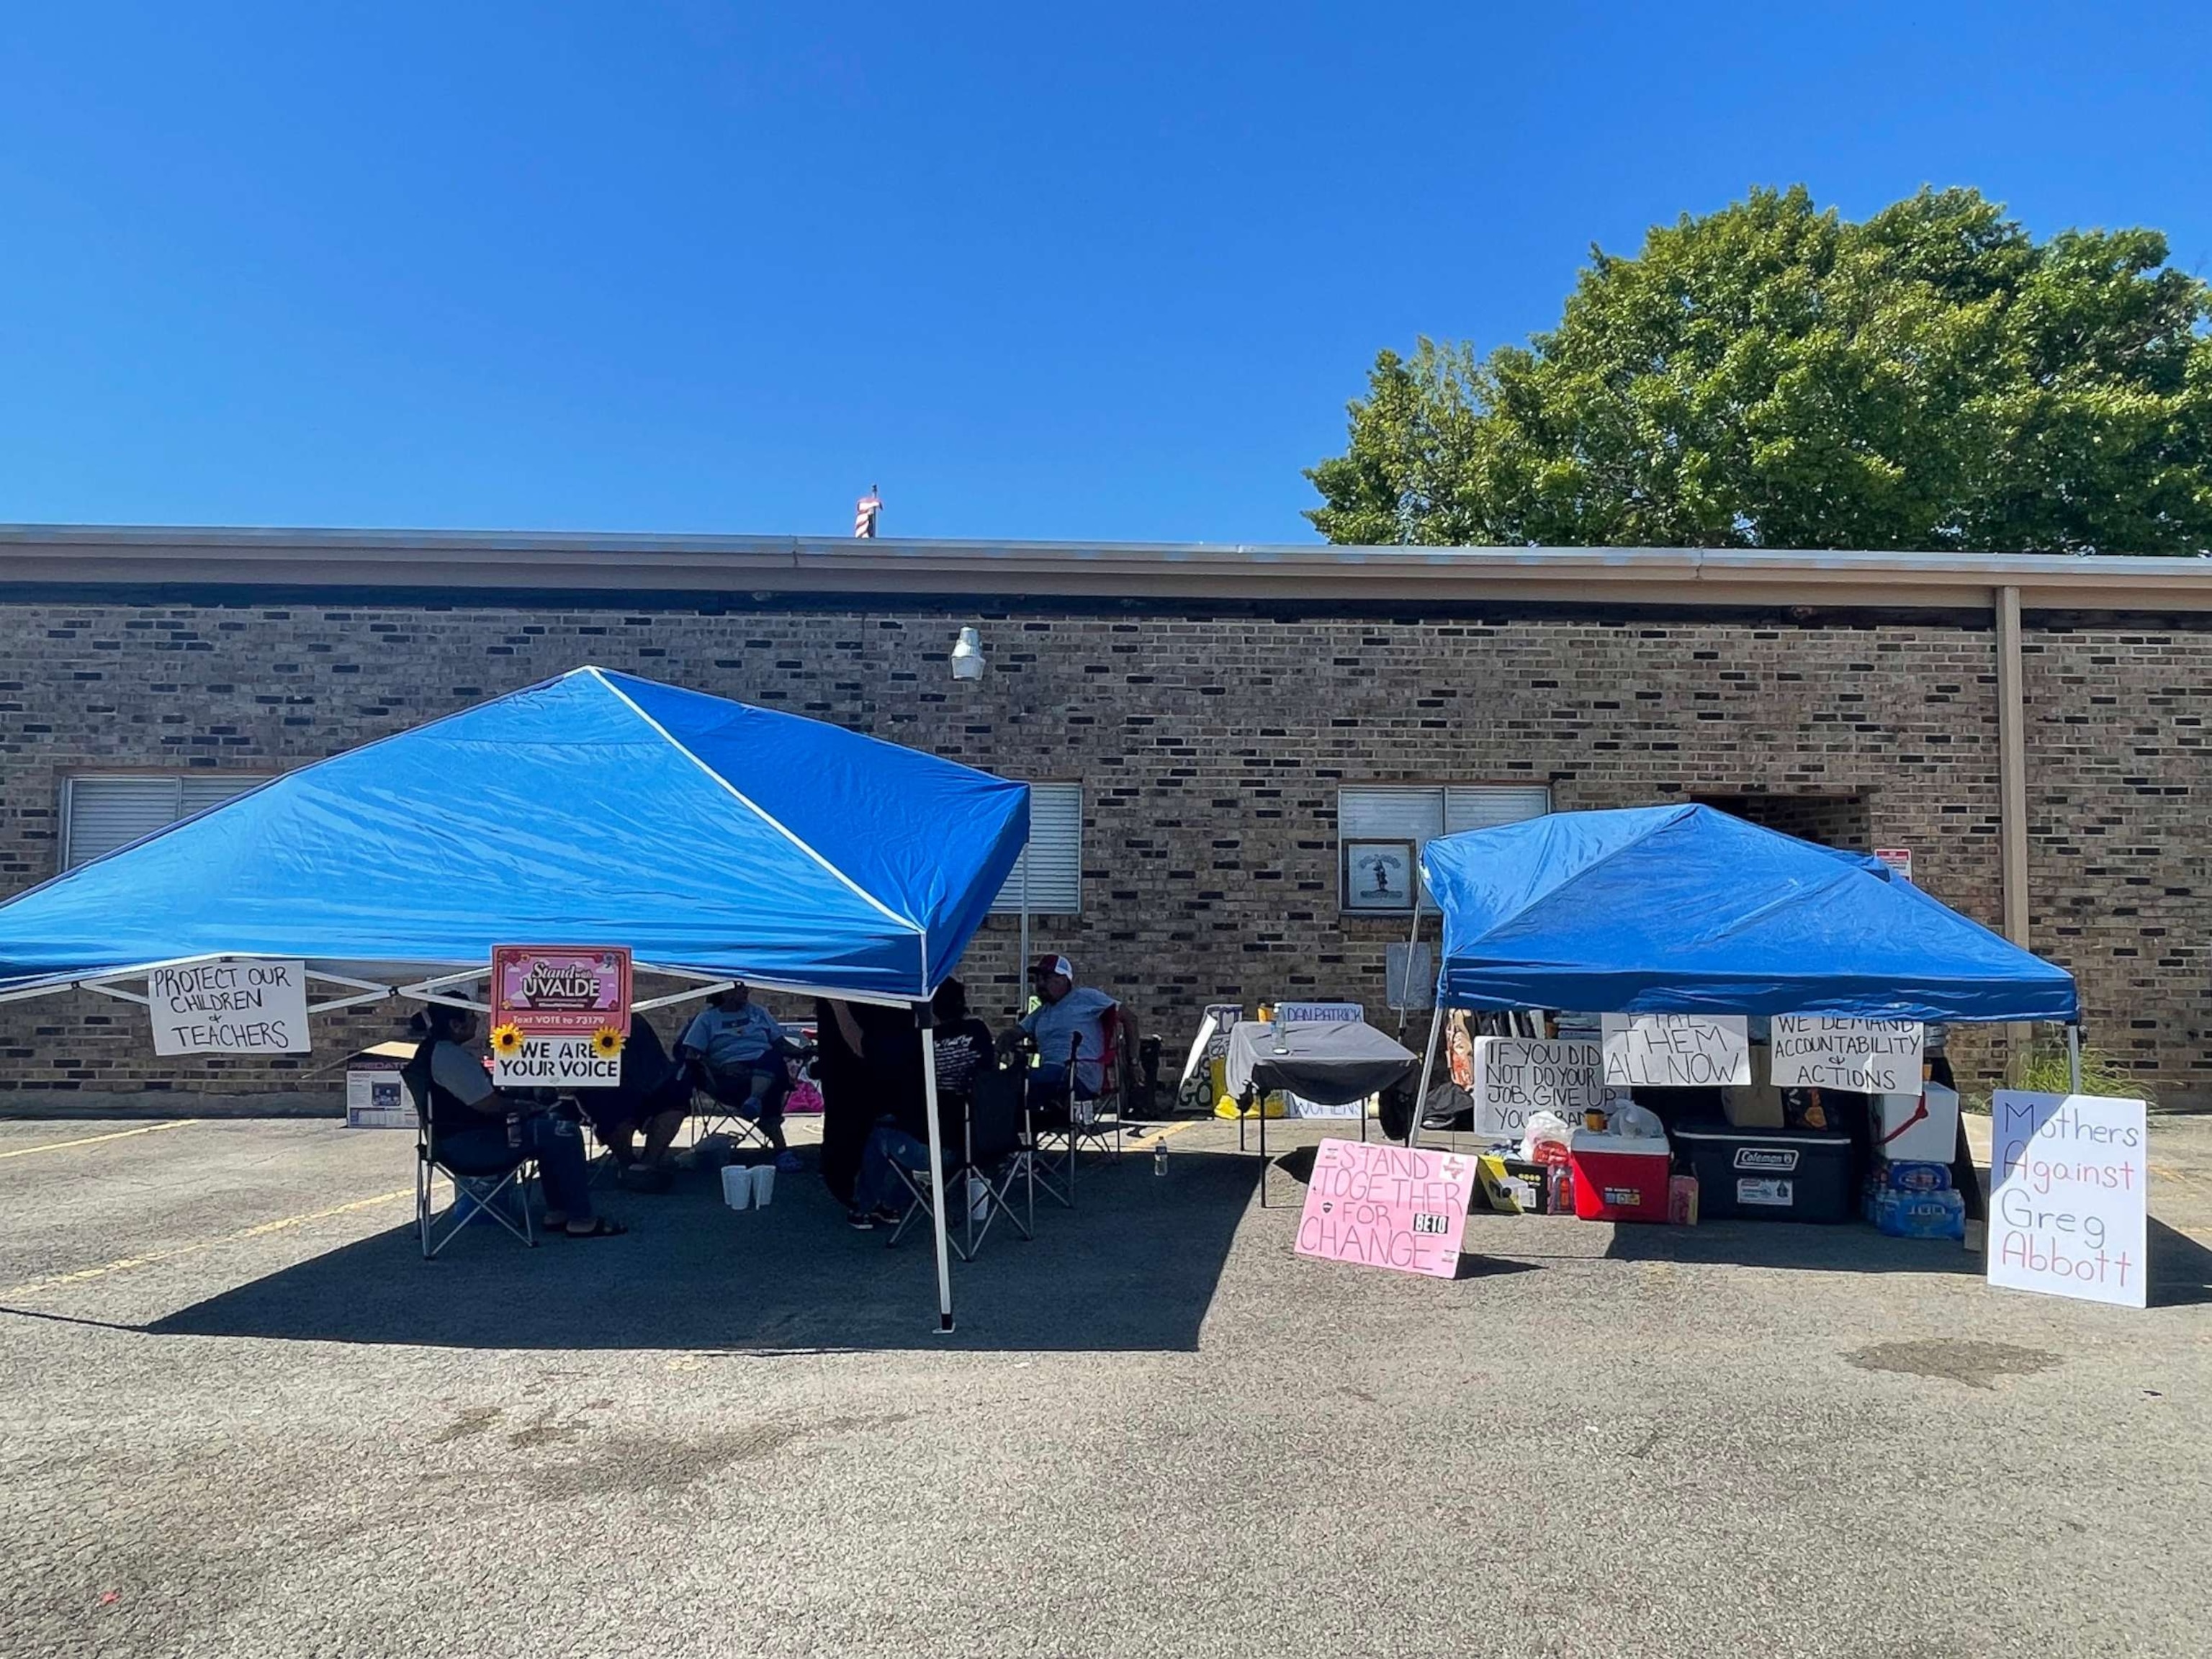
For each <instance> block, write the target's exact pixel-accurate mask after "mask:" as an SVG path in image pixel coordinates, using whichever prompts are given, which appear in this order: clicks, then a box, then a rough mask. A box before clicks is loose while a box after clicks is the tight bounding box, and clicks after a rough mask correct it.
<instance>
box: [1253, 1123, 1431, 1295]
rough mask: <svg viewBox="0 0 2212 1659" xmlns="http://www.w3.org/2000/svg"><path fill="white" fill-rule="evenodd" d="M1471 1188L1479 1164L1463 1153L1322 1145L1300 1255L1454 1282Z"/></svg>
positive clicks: (1302, 1219)
mask: <svg viewBox="0 0 2212 1659" xmlns="http://www.w3.org/2000/svg"><path fill="white" fill-rule="evenodd" d="M1474 1182H1475V1162H1474V1159H1473V1158H1468V1157H1467V1156H1465V1155H1464V1154H1462V1153H1459V1152H1437V1151H1431V1150H1430V1149H1428V1148H1426V1147H1419V1146H1388V1145H1384V1144H1382V1143H1373V1144H1369V1143H1363V1142H1361V1141H1357V1140H1324V1141H1322V1143H1321V1145H1320V1146H1319V1147H1317V1148H1316V1150H1315V1152H1314V1168H1313V1181H1312V1183H1311V1184H1310V1186H1308V1187H1307V1188H1306V1205H1305V1210H1304V1213H1303V1214H1301V1215H1300V1216H1299V1218H1298V1238H1297V1253H1298V1254H1299V1255H1310V1256H1315V1257H1317V1258H1319V1259H1320V1260H1322V1261H1352V1262H1357V1263H1358V1264H1359V1265H1360V1266H1362V1267H1388V1268H1390V1269H1391V1270H1392V1271H1394V1272H1396V1273H1425V1274H1426V1275H1427V1276H1428V1277H1430V1278H1431V1279H1450V1278H1452V1277H1454V1276H1455V1274H1457V1273H1458V1272H1459V1246H1460V1238H1461V1236H1462V1234H1463V1233H1464V1232H1465V1231H1466V1230H1467V1206H1468V1203H1469V1201H1470V1200H1472V1199H1473V1197H1474Z"/></svg>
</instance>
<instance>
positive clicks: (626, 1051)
mask: <svg viewBox="0 0 2212 1659" xmlns="http://www.w3.org/2000/svg"><path fill="white" fill-rule="evenodd" d="M576 1101H577V1103H578V1104H579V1105H580V1106H581V1107H582V1108H583V1111H584V1115H585V1116H586V1117H587V1118H589V1119H590V1120H591V1124H592V1133H595V1134H597V1135H598V1136H599V1140H600V1142H601V1144H603V1145H604V1146H605V1147H606V1149H607V1150H608V1152H611V1153H612V1154H614V1160H615V1162H616V1163H617V1164H620V1165H621V1166H622V1168H623V1170H624V1172H625V1174H627V1173H628V1172H629V1170H631V1169H632V1168H633V1167H635V1168H636V1169H638V1170H645V1171H650V1172H653V1179H654V1180H657V1181H659V1182H662V1183H664V1184H665V1179H666V1177H665V1170H667V1168H668V1164H669V1148H670V1147H671V1146H673V1145H674V1144H675V1142H676V1132H677V1131H678V1130H679V1129H681V1128H682V1127H684V1115H685V1114H686V1113H687V1112H689V1111H690V1109H691V1085H690V1080H689V1079H686V1078H685V1077H684V1068H683V1067H682V1066H678V1064H677V1063H676V1062H675V1061H674V1060H671V1059H670V1058H669V1057H668V1050H667V1049H665V1048H663V1047H661V1043H660V1033H659V1032H658V1031H656V1030H653V1022H652V1021H651V1020H649V1019H647V1018H646V1017H645V1016H644V1015H643V1014H637V1013H634V1014H632V1015H631V1016H630V1017H629V1041H627V1042H624V1043H623V1054H622V1081H621V1082H620V1083H618V1084H617V1085H615V1086H614V1087H613V1088H611V1089H579V1090H578V1091H576ZM640 1131H643V1133H644V1134H645V1150H644V1152H642V1153H640V1152H639V1151H638V1148H637V1137H638V1133H639V1132H640Z"/></svg>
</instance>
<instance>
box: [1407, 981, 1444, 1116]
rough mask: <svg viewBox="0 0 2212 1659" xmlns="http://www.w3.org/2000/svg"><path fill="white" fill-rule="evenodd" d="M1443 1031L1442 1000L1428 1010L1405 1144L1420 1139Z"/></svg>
mask: <svg viewBox="0 0 2212 1659" xmlns="http://www.w3.org/2000/svg"><path fill="white" fill-rule="evenodd" d="M1443 1029H1444V1005H1443V998H1441V997H1439V998H1437V1006H1435V1007H1433V1008H1431V1010H1429V1046H1428V1048H1427V1051H1426V1052H1425V1053H1424V1054H1422V1056H1421V1086H1420V1089H1419V1092H1418V1093H1416V1094H1415V1095H1414V1097H1413V1121H1412V1122H1411V1123H1409V1124H1407V1126H1406V1144H1407V1146H1413V1145H1415V1144H1416V1143H1417V1142H1418V1141H1419V1139H1420V1138H1421V1114H1422V1113H1423V1112H1425V1111H1426V1110H1428V1109H1429V1079H1430V1077H1431V1075H1433V1074H1434V1073H1435V1071H1436V1069H1437V1037H1439V1036H1442V1035H1443Z"/></svg>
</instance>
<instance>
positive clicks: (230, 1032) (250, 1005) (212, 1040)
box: [146, 957, 308, 1054]
mask: <svg viewBox="0 0 2212 1659" xmlns="http://www.w3.org/2000/svg"><path fill="white" fill-rule="evenodd" d="M146 1012H147V1014H148V1016H149V1018H151V1019H152V1021H153V1023H154V1052H155V1054H306V1053H307V1052H308V1046H307V963H304V962H254V961H250V960H247V959H246V958H243V957H223V958H222V959H221V960H219V961H216V962H196V963H192V964H191V966H189V967H185V968H155V969H151V970H149V972H148V974H147V975H146Z"/></svg>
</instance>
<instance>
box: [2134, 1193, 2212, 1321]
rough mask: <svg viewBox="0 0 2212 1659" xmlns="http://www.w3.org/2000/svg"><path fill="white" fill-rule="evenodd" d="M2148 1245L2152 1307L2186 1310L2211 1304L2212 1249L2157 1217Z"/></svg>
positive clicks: (2153, 1218) (2152, 1223)
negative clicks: (2193, 1306)
mask: <svg viewBox="0 0 2212 1659" xmlns="http://www.w3.org/2000/svg"><path fill="white" fill-rule="evenodd" d="M2147 1242H2148V1246H2149V1250H2150V1305H2151V1306H2152V1307H2154V1308H2185V1307H2189V1306H2191V1305H2193V1304H2197V1303H2200V1302H2212V1250H2208V1249H2205V1248H2204V1247H2203V1245H2202V1244H2199V1243H2197V1241H2196V1240H2195V1239H2193V1238H2191V1237H2190V1236H2189V1235H2188V1234H2187V1233H2185V1232H2182V1231H2179V1230H2177V1229H2175V1228H2172V1227H2169V1226H2167V1225H2166V1223H2164V1222H2163V1221H2160V1219H2159V1218H2157V1217H2155V1216H2153V1217H2152V1218H2151V1222H2150V1235H2149V1237H2148V1241H2147Z"/></svg>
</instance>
